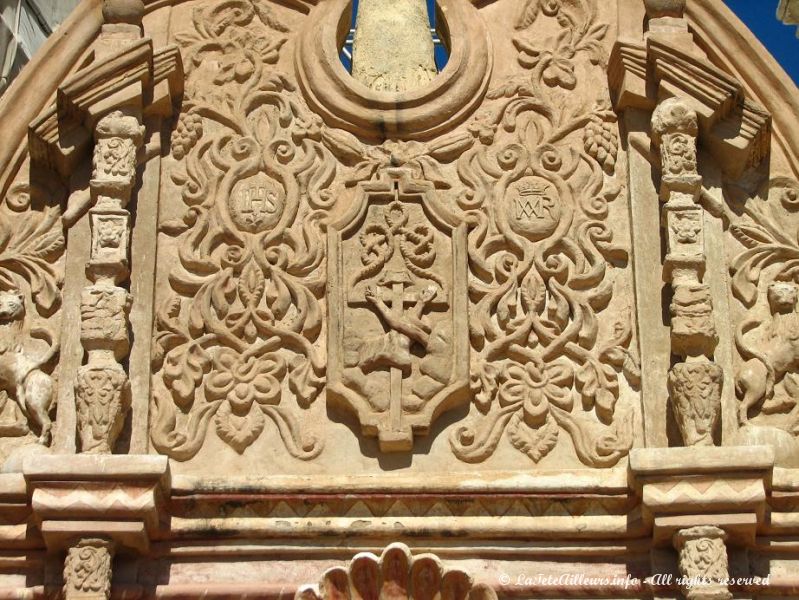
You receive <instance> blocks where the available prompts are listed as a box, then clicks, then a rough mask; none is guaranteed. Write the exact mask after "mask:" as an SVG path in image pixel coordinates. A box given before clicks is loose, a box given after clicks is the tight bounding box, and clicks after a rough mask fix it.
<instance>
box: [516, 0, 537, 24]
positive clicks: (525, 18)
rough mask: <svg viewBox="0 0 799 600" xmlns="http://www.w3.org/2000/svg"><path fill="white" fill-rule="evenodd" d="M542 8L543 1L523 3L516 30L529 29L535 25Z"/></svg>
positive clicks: (534, 0)
mask: <svg viewBox="0 0 799 600" xmlns="http://www.w3.org/2000/svg"><path fill="white" fill-rule="evenodd" d="M540 8H541V0H527V1H526V2H524V3H522V5H521V8H520V9H519V14H518V16H517V17H516V25H515V27H516V29H527V28H528V27H530V25H532V24H533V23H535V20H536V19H537V18H538V12H539V10H540Z"/></svg>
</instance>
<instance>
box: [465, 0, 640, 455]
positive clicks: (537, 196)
mask: <svg viewBox="0 0 799 600" xmlns="http://www.w3.org/2000/svg"><path fill="white" fill-rule="evenodd" d="M542 19H554V20H555V21H556V22H557V23H558V25H559V26H560V32H559V35H558V36H557V37H556V38H555V39H550V40H549V45H547V46H545V47H540V46H538V45H537V44H538V43H539V42H540V40H541V37H540V36H536V27H535V26H536V25H537V24H538V23H539V22H540V21H541V20H542ZM551 22H552V21H549V23H551ZM517 30H518V31H519V34H518V35H517V36H516V37H514V40H513V41H514V44H515V46H516V48H517V49H518V51H519V56H518V61H519V64H520V65H521V66H522V67H524V68H525V69H526V70H527V74H525V75H524V76H523V77H516V78H513V79H510V80H508V81H506V82H505V83H503V84H502V85H501V86H499V87H497V88H496V89H494V90H491V91H490V92H489V98H490V99H491V100H492V101H493V102H492V104H491V106H492V107H494V108H493V109H490V110H486V111H484V112H483V113H482V115H481V116H479V117H478V118H477V119H475V120H474V122H473V123H472V124H471V125H470V128H469V130H470V132H471V133H472V135H473V136H474V138H475V143H474V145H473V146H472V147H471V148H470V149H469V150H468V151H466V152H464V153H463V154H462V155H461V157H460V158H459V159H458V163H457V165H458V173H459V175H460V177H461V179H462V181H463V183H464V184H465V189H464V191H463V193H461V195H460V197H459V198H458V208H459V209H460V210H461V211H463V214H464V215H465V219H466V221H467V222H468V223H469V225H470V232H469V237H468V251H469V259H470V275H471V280H470V296H471V298H472V299H473V301H474V304H473V305H472V306H471V311H470V324H469V325H470V337H471V345H472V367H471V372H472V374H473V375H472V392H473V394H474V405H475V408H476V411H475V413H474V414H473V417H472V419H471V421H470V422H469V423H467V424H466V425H464V426H461V427H459V428H458V430H457V431H456V432H455V435H454V436H453V438H452V447H453V450H454V452H455V454H456V456H458V457H459V458H460V459H461V460H464V461H467V462H480V461H484V460H486V459H487V458H488V457H489V456H491V455H492V454H493V453H494V451H495V450H496V448H497V446H498V444H499V442H500V440H501V439H502V436H503V434H505V435H506V436H507V438H508V440H509V442H510V443H511V444H512V445H513V446H514V447H515V448H516V449H517V450H518V451H520V452H522V453H524V454H526V455H527V456H528V457H529V458H530V459H531V460H532V461H534V462H538V461H540V460H542V459H543V458H544V457H545V456H547V455H548V454H549V453H550V452H551V451H552V450H553V449H554V448H555V447H556V446H557V444H558V442H559V440H560V439H562V433H563V432H564V431H565V432H566V434H567V435H568V436H569V437H571V440H572V442H573V445H574V448H575V450H576V452H577V455H578V457H579V458H580V460H581V461H582V462H584V463H586V464H588V465H591V466H596V467H599V466H611V465H613V464H615V463H616V462H618V460H619V459H620V458H621V457H623V456H624V455H626V453H627V451H628V450H629V448H630V447H631V445H632V443H633V431H634V419H635V417H634V408H633V403H632V402H631V400H630V397H629V396H626V397H625V396H624V395H623V394H622V389H627V390H628V389H629V386H630V385H637V379H638V364H637V352H636V351H635V343H636V342H635V341H634V331H633V329H632V326H631V324H630V319H629V318H628V317H627V315H626V309H625V308H623V307H620V306H618V305H616V304H615V303H613V299H614V289H615V286H616V285H617V283H618V281H615V280H616V278H617V277H620V275H621V273H622V272H623V269H624V266H625V265H626V259H627V252H626V250H625V249H624V247H623V245H621V244H618V243H617V242H616V241H615V239H614V237H615V236H614V232H613V230H612V229H611V227H610V226H609V215H610V213H611V206H612V203H613V202H614V201H617V198H618V197H619V195H620V193H621V187H620V184H619V183H618V180H617V179H616V176H615V173H616V167H617V159H618V155H619V152H618V143H619V138H618V129H617V124H616V118H615V115H614V114H613V112H612V111H611V110H610V109H609V107H608V105H607V99H606V98H604V97H603V96H602V95H601V94H600V95H599V96H598V97H596V96H592V95H591V92H587V91H586V90H584V88H583V86H581V85H580V82H579V81H578V76H577V74H578V73H580V72H585V70H586V69H589V70H590V69H592V68H601V67H598V65H601V64H604V60H605V56H604V50H603V46H602V40H603V38H604V36H605V34H606V32H607V26H606V25H604V24H602V23H599V22H598V19H597V13H596V7H595V6H594V5H593V3H590V2H588V3H575V4H566V3H553V2H544V3H541V2H539V1H538V0H530V1H528V2H526V3H524V5H523V6H522V9H521V12H520V14H519V17H518V21H517ZM578 86H579V88H578ZM575 89H579V94H580V95H579V96H578V95H577V94H574V95H572V96H570V100H571V99H572V98H581V99H582V98H586V99H587V100H583V102H584V103H583V105H582V106H581V107H580V110H574V111H572V112H570V113H569V114H566V113H565V111H561V110H559V108H558V106H559V103H560V99H561V98H562V97H563V96H562V94H563V93H564V92H570V91H572V90H575ZM575 115H577V116H575ZM488 207H492V208H490V209H489V208H488ZM494 207H495V208H494ZM617 273H618V275H617ZM611 304H614V307H613V308H609V307H610V306H611ZM614 312H615V314H616V318H615V319H614V317H613V316H612V315H613V314H614ZM600 315H601V316H600ZM614 323H615V325H614ZM624 375H626V377H624ZM620 379H624V380H625V382H624V384H620Z"/></svg>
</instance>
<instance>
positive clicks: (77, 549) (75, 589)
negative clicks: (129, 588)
mask: <svg viewBox="0 0 799 600" xmlns="http://www.w3.org/2000/svg"><path fill="white" fill-rule="evenodd" d="M113 559H114V545H113V543H112V542H110V541H108V540H103V539H83V540H80V541H79V542H77V543H76V544H75V545H74V546H72V547H71V548H69V549H68V550H67V558H66V560H65V561H64V599H65V600H108V599H109V598H110V597H111V574H112V568H111V563H112V561H113Z"/></svg>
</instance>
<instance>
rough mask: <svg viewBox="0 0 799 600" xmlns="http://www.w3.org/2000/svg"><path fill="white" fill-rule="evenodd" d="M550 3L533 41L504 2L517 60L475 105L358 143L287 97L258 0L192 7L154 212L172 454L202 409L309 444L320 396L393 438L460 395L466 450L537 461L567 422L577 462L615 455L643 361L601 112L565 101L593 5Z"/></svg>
mask: <svg viewBox="0 0 799 600" xmlns="http://www.w3.org/2000/svg"><path fill="white" fill-rule="evenodd" d="M547 11H549V14H546V11H544V12H540V13H539V15H538V16H539V17H540V15H541V14H543V15H544V17H546V18H549V19H555V22H557V23H559V24H560V25H559V26H560V27H561V29H562V34H561V35H560V36H559V37H558V38H557V39H556V40H552V41H551V42H552V44H554V45H553V46H552V47H551V48H548V49H538V48H535V47H534V45H533V40H535V39H536V34H535V31H534V29H535V25H536V19H533V20H530V22H529V23H527V22H526V21H525V20H524V19H522V20H521V21H520V26H519V35H518V36H517V39H516V45H517V48H518V49H519V63H520V65H521V66H522V67H523V68H524V69H527V70H528V71H527V72H526V73H527V74H525V75H524V77H518V78H514V79H512V80H509V81H507V82H505V83H503V84H502V85H501V86H500V87H498V88H497V89H495V90H493V91H492V92H491V94H490V98H489V102H488V104H487V108H486V110H483V111H482V112H480V113H478V114H477V115H475V116H474V117H473V118H471V120H469V121H468V122H467V123H466V124H465V126H463V127H457V126H454V125H453V128H452V130H451V131H449V132H448V133H445V134H442V135H440V136H438V137H436V138H435V139H433V140H431V141H427V142H418V141H386V142H384V143H382V144H379V145H375V144H370V143H367V142H365V141H363V140H360V139H358V138H356V137H355V136H354V135H352V134H350V133H347V132H345V131H343V130H340V129H335V128H333V127H331V126H329V124H326V123H325V122H324V121H322V119H321V118H319V117H317V116H315V115H313V114H312V113H310V111H309V110H308V109H307V108H306V107H305V105H304V102H303V100H302V98H301V97H300V95H299V94H298V93H297V92H296V90H295V86H294V83H293V81H292V80H291V78H290V76H287V75H283V74H282V73H280V72H279V71H278V70H277V68H276V67H275V66H274V65H275V64H276V63H277V61H278V57H279V53H280V50H281V48H282V46H283V44H284V42H285V41H286V39H287V35H288V34H287V31H286V29H287V28H286V27H285V26H284V25H283V24H282V23H280V22H278V21H277V19H276V18H275V16H274V15H273V14H272V13H271V12H269V11H268V10H267V7H266V5H265V4H262V3H260V2H257V1H253V2H245V1H243V0H241V1H239V0H234V1H231V2H226V3H224V4H213V3H202V4H200V5H199V6H198V7H197V8H196V10H195V11H194V13H193V26H194V27H193V30H191V31H188V32H184V33H181V34H179V35H178V40H179V42H180V44H181V45H182V49H183V53H184V58H185V60H184V63H185V64H186V65H187V97H186V99H185V101H184V105H183V112H182V114H181V116H180V118H179V120H178V123H177V124H176V126H175V131H174V133H173V136H172V147H171V150H172V158H173V159H174V160H173V161H169V167H168V168H169V172H170V173H171V178H172V181H173V182H175V183H176V184H177V185H178V186H180V187H181V189H182V200H183V204H184V205H185V210H184V211H183V214H182V216H180V217H179V218H177V219H172V220H167V221H165V222H162V223H161V231H162V233H163V234H164V235H165V236H169V237H170V238H172V239H171V241H170V242H169V244H171V247H172V248H174V251H175V254H176V256H177V257H178V261H177V264H176V265H174V266H172V267H170V269H169V273H170V274H169V285H170V288H171V293H170V295H169V297H168V298H166V299H165V302H164V303H163V306H162V308H161V310H160V311H159V313H158V318H157V326H156V351H155V356H154V373H155V376H154V392H153V420H152V426H151V435H152V439H153V442H154V445H155V447H156V449H157V450H159V451H160V452H164V453H166V454H169V455H170V456H172V457H173V458H176V459H178V460H189V459H191V458H192V457H194V456H195V455H196V454H197V453H198V452H199V451H200V449H201V447H202V446H203V444H204V442H205V440H206V433H207V432H208V431H213V432H215V434H216V436H217V437H218V438H219V439H221V440H222V441H223V442H224V443H225V444H227V445H228V446H230V447H231V448H233V449H234V450H235V451H237V452H239V453H243V452H245V451H247V449H248V448H250V447H251V446H252V445H253V444H254V443H255V442H256V441H257V440H258V439H260V438H261V437H262V436H263V435H265V433H264V432H266V431H267V428H269V427H271V426H272V424H274V425H276V426H277V429H278V432H279V434H280V438H281V439H282V440H283V443H284V445H285V447H286V449H287V451H288V452H289V454H291V455H292V456H294V457H296V458H299V459H301V460H310V459H312V458H314V457H315V456H317V455H318V453H319V452H320V451H321V447H322V444H321V440H320V439H317V434H316V433H315V432H314V428H313V426H310V423H311V422H312V421H313V420H314V419H313V418H312V417H311V416H310V415H312V414H316V412H315V411H317V410H318V408H317V407H318V403H317V402H316V401H317V398H319V397H323V398H324V401H325V402H326V403H327V406H328V407H330V408H334V409H345V410H347V411H349V412H351V413H353V414H355V416H356V417H357V419H358V422H359V425H360V427H361V432H362V433H363V434H364V435H366V436H374V437H377V438H378V440H379V442H380V445H381V449H382V450H383V451H387V452H392V451H408V450H410V449H411V447H412V446H413V443H414V440H415V439H416V436H417V435H425V434H427V433H428V431H429V430H430V429H431V427H432V425H433V424H434V422H435V421H436V419H437V418H438V417H439V416H440V415H441V414H442V413H443V412H444V411H447V410H450V409H452V408H454V407H456V406H459V405H462V404H467V403H468V402H469V399H470V396H471V397H472V398H474V404H473V407H472V410H471V416H470V420H469V422H468V423H466V424H465V425H462V426H460V427H458V428H457V431H456V432H455V435H454V437H453V438H452V448H453V450H454V452H455V455H456V456H457V457H458V458H459V459H461V460H464V461H467V462H477V461H483V460H487V459H488V458H489V457H490V456H491V455H492V454H493V453H494V451H495V449H496V448H497V445H498V443H499V441H500V439H501V438H502V437H503V434H504V433H505V432H507V439H508V441H509V442H510V443H511V444H512V445H513V446H515V447H516V448H517V449H518V450H519V451H521V452H523V453H525V454H526V455H527V456H528V457H530V458H531V459H532V460H534V461H539V460H543V458H544V457H545V456H546V455H547V454H549V453H550V452H551V451H552V450H553V449H554V448H555V446H556V445H557V444H558V442H559V440H561V439H563V437H564V436H563V435H562V434H563V432H564V431H565V433H566V434H567V435H568V437H570V438H571V440H572V442H573V446H574V447H575V449H576V453H577V455H578V457H579V459H580V460H581V461H582V462H584V463H586V464H588V465H591V466H596V467H605V466H612V465H614V464H616V463H617V462H618V461H619V460H620V459H621V458H622V457H623V456H625V455H626V454H627V452H628V450H629V449H630V447H631V446H632V444H633V441H634V436H635V430H636V424H637V419H638V413H637V400H636V393H635V391H634V389H633V388H634V387H635V386H637V385H638V378H639V366H638V358H637V349H636V346H637V339H636V333H635V330H634V327H633V324H632V319H631V318H630V307H629V305H628V304H626V303H625V302H624V301H623V300H622V299H621V297H622V296H624V294H623V293H621V294H619V293H617V292H616V290H617V288H618V287H621V286H627V288H628V289H629V286H630V277H629V269H628V266H627V250H626V249H625V243H624V242H625V241H626V240H622V241H621V243H620V242H618V241H617V240H616V239H615V237H616V236H617V235H618V236H620V237H623V235H624V234H623V233H622V234H615V233H614V228H613V227H612V223H613V222H616V221H622V220H624V219H626V209H625V207H624V206H623V205H622V203H621V202H619V201H618V200H617V199H618V198H619V197H620V196H621V195H622V191H623V189H622V186H621V184H620V183H619V178H617V176H616V171H617V167H618V164H617V163H618V161H619V156H620V153H619V148H618V146H619V137H618V126H617V123H616V117H615V115H614V113H613V112H612V110H611V109H610V107H609V105H608V99H607V96H606V93H600V94H599V95H598V96H597V95H595V93H594V92H583V91H582V88H580V89H581V94H585V96H584V97H585V101H584V102H583V103H582V105H581V106H580V107H579V108H580V110H577V111H569V112H568V113H567V112H566V111H563V110H561V109H560V106H561V104H562V102H561V95H562V94H563V93H564V92H566V93H568V92H570V91H571V90H572V89H574V88H575V86H577V84H578V82H577V80H576V77H577V74H578V73H581V72H584V71H585V70H587V69H597V70H599V69H601V66H600V65H601V64H602V61H604V58H605V57H604V50H603V46H602V43H603V38H604V36H605V34H606V31H607V27H606V26H605V25H603V24H601V23H598V22H597V11H596V9H595V7H594V6H593V4H592V3H579V4H568V5H566V4H564V5H563V6H561V7H559V8H547ZM542 18H543V17H542ZM284 34H286V35H284ZM254 40H257V43H256V42H255V41H254ZM572 77H573V78H574V79H575V80H574V81H572ZM581 97H582V96H581ZM162 239H165V238H162ZM327 281H329V282H330V283H329V285H327V286H326V285H325V284H326V282H327ZM325 305H326V306H327V315H325V310H324V307H325ZM325 341H326V342H327V344H326V346H325ZM470 372H471V373H473V376H472V378H471V381H469V377H468V374H469V373H470ZM306 425H308V426H306Z"/></svg>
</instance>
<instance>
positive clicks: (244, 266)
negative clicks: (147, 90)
mask: <svg viewBox="0 0 799 600" xmlns="http://www.w3.org/2000/svg"><path fill="white" fill-rule="evenodd" d="M193 23H194V29H193V30H192V31H189V32H185V33H184V34H182V35H180V36H179V38H178V39H179V42H180V44H181V46H182V48H183V51H184V53H185V64H186V69H187V74H186V77H187V91H186V93H187V97H186V99H185V101H184V106H183V114H182V115H181V117H180V120H179V122H178V127H177V129H176V131H175V134H174V135H173V139H172V153H173V156H174V157H175V158H176V159H180V160H181V164H180V166H179V167H178V168H177V169H175V170H174V172H173V173H172V180H173V182H174V183H175V185H177V186H181V187H182V190H183V192H182V194H183V195H182V197H183V202H184V203H185V205H186V211H185V214H184V216H183V218H182V219H180V220H178V221H176V222H169V223H163V224H162V225H161V229H162V231H163V232H165V233H166V234H168V235H171V236H176V237H177V238H178V244H179V248H180V250H179V264H178V265H176V266H175V267H174V269H173V271H172V274H171V276H170V285H171V287H172V290H173V294H172V295H171V296H170V297H169V298H168V300H167V301H166V302H165V303H164V305H163V306H162V307H161V308H160V310H159V312H158V317H157V329H156V330H157V334H156V351H155V355H154V367H155V370H156V373H157V375H156V377H155V389H154V392H153V393H154V402H155V413H154V418H153V435H152V437H153V442H154V444H155V446H156V448H157V449H158V450H159V451H161V452H165V453H167V454H169V455H170V456H173V457H175V458H178V459H181V460H186V459H188V458H190V457H192V456H194V455H195V454H196V453H197V452H198V451H199V449H200V447H201V446H202V443H203V441H204V438H205V434H206V430H207V429H208V427H209V425H210V424H211V423H212V422H213V427H214V429H215V430H216V432H217V434H218V435H219V436H220V437H221V438H222V439H223V440H224V441H225V442H226V443H227V444H228V445H230V446H231V447H232V448H234V449H235V450H236V451H237V452H240V453H241V452H244V451H245V450H246V449H247V448H248V447H249V446H250V445H251V444H252V443H253V442H254V441H255V440H256V439H257V438H258V437H259V436H260V435H261V433H262V432H263V431H264V428H265V425H266V418H267V417H268V418H269V419H270V420H271V421H273V422H274V423H275V425H276V426H277V428H278V431H279V432H280V436H281V438H282V439H283V442H284V444H285V446H286V448H287V449H288V451H289V452H290V453H291V454H292V455H293V456H296V457H297V458H301V459H306V460H307V459H310V458H313V457H314V456H316V455H317V454H318V453H319V452H320V451H321V448H322V443H321V440H319V439H317V438H316V437H314V434H313V432H312V431H310V430H309V428H306V427H302V426H301V425H300V422H299V420H298V412H299V411H302V409H304V408H307V407H308V406H309V405H311V404H312V403H313V402H314V401H315V400H316V398H317V396H318V395H319V392H320V391H321V388H322V386H323V384H324V376H325V367H324V357H323V354H322V353H321V351H320V349H319V348H318V346H317V342H319V341H320V339H322V327H323V307H322V305H321V303H320V298H321V296H322V295H323V293H324V285H325V281H324V277H323V272H324V269H323V261H324V241H323V240H324V236H323V232H322V229H321V227H320V219H322V218H324V217H325V216H326V214H327V210H328V209H329V208H330V206H331V205H332V204H333V203H334V202H335V198H334V197H333V195H332V194H331V193H330V191H329V190H328V189H326V188H327V185H328V184H329V182H330V180H331V178H332V176H333V166H332V165H331V164H330V163H331V161H330V160H329V159H327V157H328V156H329V151H328V150H326V149H325V146H324V145H323V144H322V139H321V138H322V131H321V129H320V127H319V124H318V122H317V121H315V120H314V119H313V118H312V117H311V116H310V115H308V114H306V113H300V112H299V111H300V108H299V105H298V102H297V101H296V99H293V98H292V96H291V92H292V90H293V86H292V84H291V83H290V82H289V81H288V80H287V79H286V77H285V76H283V75H282V74H280V73H278V72H276V71H275V70H274V68H273V67H272V66H271V65H273V64H274V63H275V62H276V61H277V58H278V51H279V49H280V47H281V46H282V45H283V44H284V43H285V41H286V37H285V36H284V35H283V33H282V32H283V31H284V30H285V27H284V26H282V25H281V24H280V23H279V22H278V21H277V20H276V19H275V18H274V17H273V16H272V14H271V12H270V8H269V7H268V6H267V4H266V3H265V2H247V1H244V0H242V1H234V2H227V3H224V4H218V3H205V4H204V5H201V6H198V7H197V8H196V9H195V12H194V21H193ZM304 119H307V120H304ZM326 159H327V160H326Z"/></svg>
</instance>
